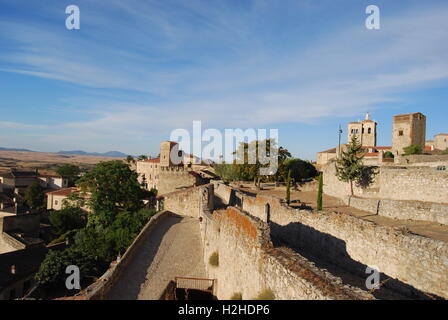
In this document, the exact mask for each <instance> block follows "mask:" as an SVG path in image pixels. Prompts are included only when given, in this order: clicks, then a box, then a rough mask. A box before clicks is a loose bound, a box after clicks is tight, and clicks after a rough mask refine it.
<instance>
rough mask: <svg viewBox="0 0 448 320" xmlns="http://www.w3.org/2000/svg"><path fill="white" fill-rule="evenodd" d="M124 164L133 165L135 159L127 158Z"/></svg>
mask: <svg viewBox="0 0 448 320" xmlns="http://www.w3.org/2000/svg"><path fill="white" fill-rule="evenodd" d="M126 162H127V164H135V159H134V157H133V156H127V157H126Z"/></svg>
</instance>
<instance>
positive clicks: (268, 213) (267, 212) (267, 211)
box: [264, 203, 271, 224]
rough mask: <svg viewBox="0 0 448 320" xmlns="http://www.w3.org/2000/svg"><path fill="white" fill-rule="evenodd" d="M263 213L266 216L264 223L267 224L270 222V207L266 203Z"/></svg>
mask: <svg viewBox="0 0 448 320" xmlns="http://www.w3.org/2000/svg"><path fill="white" fill-rule="evenodd" d="M264 213H265V214H266V223H268V224H269V223H270V222H271V206H270V205H269V203H266V205H265V207H264Z"/></svg>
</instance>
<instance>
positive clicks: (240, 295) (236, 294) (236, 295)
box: [230, 292, 243, 300]
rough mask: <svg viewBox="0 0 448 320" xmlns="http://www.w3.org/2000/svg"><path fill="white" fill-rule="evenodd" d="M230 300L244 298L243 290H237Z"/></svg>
mask: <svg viewBox="0 0 448 320" xmlns="http://www.w3.org/2000/svg"><path fill="white" fill-rule="evenodd" d="M230 300H243V295H242V294H241V292H235V293H234V294H233V296H232V297H231V298H230Z"/></svg>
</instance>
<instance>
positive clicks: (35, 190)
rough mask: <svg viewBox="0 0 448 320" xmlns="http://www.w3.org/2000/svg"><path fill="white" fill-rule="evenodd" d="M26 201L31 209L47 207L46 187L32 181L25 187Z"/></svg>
mask: <svg viewBox="0 0 448 320" xmlns="http://www.w3.org/2000/svg"><path fill="white" fill-rule="evenodd" d="M24 199H25V203H26V204H27V206H28V207H30V208H31V209H42V208H44V207H45V193H44V189H43V188H42V187H41V186H40V185H39V183H37V182H33V183H31V184H30V185H29V186H28V187H27V188H26V189H25V196H24Z"/></svg>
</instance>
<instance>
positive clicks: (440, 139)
mask: <svg viewBox="0 0 448 320" xmlns="http://www.w3.org/2000/svg"><path fill="white" fill-rule="evenodd" d="M434 148H435V149H437V150H442V151H445V150H446V149H448V134H447V133H441V134H438V135H435V136H434Z"/></svg>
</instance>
